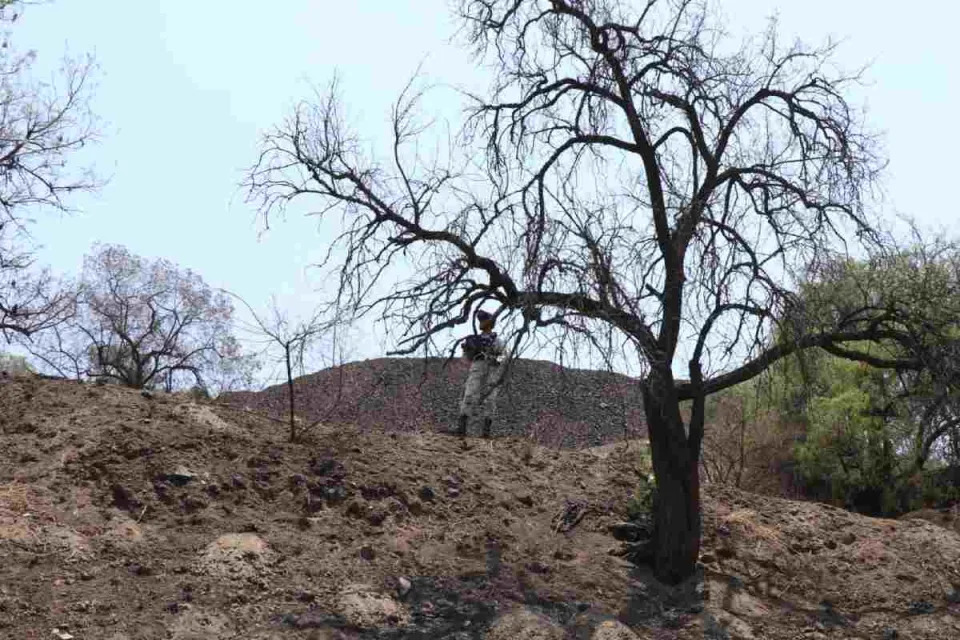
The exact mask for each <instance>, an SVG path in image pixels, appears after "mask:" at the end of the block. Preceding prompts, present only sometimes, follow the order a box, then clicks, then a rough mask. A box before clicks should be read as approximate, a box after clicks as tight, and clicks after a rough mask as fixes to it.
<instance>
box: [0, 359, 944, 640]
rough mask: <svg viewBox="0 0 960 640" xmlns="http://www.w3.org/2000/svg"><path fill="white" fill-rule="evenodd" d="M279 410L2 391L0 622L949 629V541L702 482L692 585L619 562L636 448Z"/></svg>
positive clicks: (52, 632) (392, 631)
mask: <svg viewBox="0 0 960 640" xmlns="http://www.w3.org/2000/svg"><path fill="white" fill-rule="evenodd" d="M282 436H283V433H282V428H279V427H278V426H277V425H276V424H275V423H273V422H270V421H263V420H260V419H257V418H256V417H254V416H250V415H248V414H245V413H243V412H239V411H236V410H233V409H230V408H227V407H223V406H217V405H211V404H196V403H194V402H193V401H191V400H190V399H189V398H188V397H186V396H179V395H172V396H165V395H157V396H153V397H143V396H141V395H140V394H138V393H136V392H134V391H130V390H126V389H121V388H117V387H97V386H93V385H80V384H77V383H73V382H66V381H48V380H40V379H36V378H16V379H6V380H3V381H2V382H0V560H2V561H0V637H2V638H12V639H13V638H15V639H18V640H19V639H30V638H45V639H47V638H51V637H52V638H61V639H64V640H69V638H76V639H78V640H87V639H101V638H105V639H112V640H124V639H140V638H143V639H156V638H170V639H176V640H187V639H200V638H203V639H214V640H217V639H227V638H255V639H261V640H266V639H273V638H291V639H293V638H302V639H308V638H309V639H313V640H316V639H324V640H330V639H336V638H340V639H343V638H349V639H356V638H364V639H368V638H391V639H400V638H423V639H426V638H459V639H468V638H469V639H474V640H479V639H482V638H488V639H493V640H497V639H501V640H507V639H515V638H556V639H558V640H559V639H560V638H593V639H600V640H611V639H624V640H629V639H631V638H647V639H653V638H658V639H659V638H684V639H693V638H714V639H717V638H760V639H774V640H778V639H786V638H950V637H960V603H958V602H960V593H958V590H957V589H958V587H960V536H958V535H957V534H956V533H955V532H953V531H950V530H948V529H946V528H943V527H940V526H937V525H935V524H931V523H929V522H925V521H923V520H919V519H913V520H905V521H899V522H898V521H887V520H874V519H869V518H863V517H859V516H856V515H852V514H849V513H846V512H844V511H840V510H837V509H833V508H828V507H823V506H820V505H815V504H803V503H796V502H790V501H786V500H777V499H770V498H765V497H759V496H755V495H752V494H748V493H742V492H734V491H727V490H720V489H709V488H708V489H707V491H706V496H705V503H704V509H705V516H704V518H705V522H704V552H703V558H702V559H703V569H702V576H701V577H700V578H699V579H696V580H693V581H691V583H690V584H688V585H684V586H683V587H681V588H679V589H666V588H663V587H661V586H659V585H657V584H656V583H655V582H654V581H652V580H651V579H650V577H649V575H648V572H646V571H645V570H643V569H641V568H637V567H634V566H633V565H631V564H629V563H628V562H626V561H625V560H623V559H622V558H620V557H618V556H616V555H613V554H611V553H610V551H611V550H615V549H617V548H618V543H617V542H616V541H615V540H613V538H612V537H610V535H609V534H608V527H609V526H610V525H612V524H614V523H616V522H619V521H621V520H623V519H624V518H625V515H626V514H625V512H624V506H625V502H626V500H627V498H628V497H629V496H630V494H631V490H632V489H631V488H632V486H633V484H634V480H635V478H636V465H637V460H638V458H639V455H640V449H641V447H642V443H640V442H625V443H619V444H613V445H606V446H603V447H596V448H592V449H585V450H570V449H564V450H554V449H547V448H542V447H539V446H532V445H530V444H529V443H528V441H526V440H522V439H515V438H499V439H495V440H493V441H492V442H484V441H479V440H474V441H471V448H469V449H466V450H464V449H462V448H461V447H460V446H459V444H458V442H457V441H456V440H455V439H453V438H450V437H446V436H442V435H436V434H431V433H423V434H419V433H407V434H383V433H377V432H374V431H370V430H358V429H353V428H348V427H336V428H333V427H329V428H324V429H320V430H318V431H317V432H315V433H314V434H313V439H312V440H311V441H310V442H307V443H304V444H298V445H290V444H287V443H285V442H284V441H283V440H282Z"/></svg>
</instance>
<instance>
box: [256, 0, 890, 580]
mask: <svg viewBox="0 0 960 640" xmlns="http://www.w3.org/2000/svg"><path fill="white" fill-rule="evenodd" d="M459 15H460V18H461V21H462V29H461V34H462V36H463V37H464V38H465V40H466V44H467V46H470V47H472V48H473V49H474V51H475V53H476V56H477V58H478V60H479V61H481V62H484V63H487V65H488V66H489V67H490V68H492V69H493V70H494V74H495V77H494V80H493V84H492V86H491V88H490V90H489V91H488V92H487V93H486V94H484V95H480V96H473V97H472V106H471V107H470V108H469V109H468V113H467V114H466V117H465V120H464V126H463V128H462V131H461V133H460V136H459V138H458V139H456V140H455V141H453V143H451V144H449V145H447V146H444V145H442V144H439V143H436V142H435V140H436V138H431V136H432V135H435V134H432V133H431V130H430V128H429V125H428V123H426V121H425V120H424V119H423V118H422V117H421V113H422V111H423V107H422V106H421V105H422V103H423V99H424V98H425V95H424V94H423V93H422V92H420V91H418V90H417V89H416V88H415V86H414V85H411V86H410V87H409V88H408V90H407V91H405V92H404V93H403V94H402V95H401V96H400V98H399V100H398V101H397V103H396V106H395V108H394V110H393V113H392V116H393V117H392V122H393V131H392V133H393V144H392V145H390V146H389V148H386V149H384V150H383V153H382V154H379V155H378V154H375V153H369V152H367V151H366V147H365V146H364V145H363V143H362V141H361V139H360V138H359V137H358V136H357V135H356V134H354V133H353V132H351V131H350V130H349V128H348V127H347V124H346V121H347V117H346V113H345V107H344V102H343V101H342V100H341V99H340V98H339V96H338V92H337V89H336V86H335V85H333V86H331V88H330V90H329V92H328V93H326V94H322V95H321V96H319V98H318V99H317V100H316V101H314V102H303V103H301V104H300V105H299V106H298V107H297V108H296V110H295V111H294V113H293V114H292V116H291V117H290V118H289V119H288V120H287V121H286V122H284V123H283V124H282V125H280V126H279V127H277V129H276V130H275V131H273V132H271V133H269V134H268V135H267V136H266V137H265V139H264V142H263V148H262V152H261V155H260V157H259V160H258V162H257V163H256V164H255V166H254V167H253V168H252V169H251V171H250V173H249V176H248V180H247V186H248V187H249V193H250V196H251V198H252V199H255V200H257V201H258V202H259V203H260V205H261V207H262V212H263V214H264V216H266V217H269V216H271V215H273V214H276V213H277V212H279V211H281V210H282V209H283V208H284V207H285V206H286V205H287V204H288V203H290V202H292V201H295V200H296V201H299V200H309V201H313V202H316V203H317V207H318V208H317V213H318V214H319V215H321V216H328V217H329V216H331V215H333V214H335V213H338V214H339V215H340V221H341V224H342V233H341V234H340V235H339V236H337V237H336V239H335V240H334V241H333V243H332V247H331V254H330V255H331V256H332V258H331V260H332V264H334V265H335V266H336V268H337V270H338V274H339V300H340V302H342V303H344V304H348V305H351V306H352V307H353V308H355V309H357V310H359V311H361V312H365V311H369V310H372V309H376V310H378V313H381V314H383V316H384V317H386V318H390V319H392V320H394V321H395V322H392V324H396V325H397V326H400V327H402V328H401V330H400V331H399V334H398V335H397V336H396V339H397V351H398V352H399V353H412V352H414V351H417V350H421V349H431V348H435V346H436V344H437V341H438V340H441V339H443V338H444V336H445V335H447V334H446V332H447V331H448V330H449V329H450V328H452V327H456V326H458V325H460V324H462V323H465V322H466V321H467V320H468V319H469V318H470V314H471V312H472V310H473V309H475V308H476V307H477V306H479V305H480V304H482V303H485V302H492V303H495V304H499V305H500V315H501V317H504V318H505V320H501V322H500V323H499V324H500V326H505V325H506V326H512V327H514V329H515V332H514V340H513V344H514V346H515V347H516V346H517V345H521V344H523V343H524V342H523V341H524V340H525V339H526V338H527V337H528V336H535V335H549V334H551V333H552V334H556V335H561V336H574V337H578V338H579V339H580V340H581V341H585V342H586V344H587V345H589V346H591V347H593V348H594V349H595V350H597V351H599V352H601V353H604V354H605V357H607V356H610V354H611V353H613V352H615V351H616V352H618V353H621V354H623V357H625V358H628V359H630V360H632V361H633V362H634V363H636V364H637V365H639V367H640V368H641V370H642V371H643V381H642V383H641V385H640V388H641V392H642V394H643V399H644V403H645V410H646V415H647V422H648V428H649V435H650V441H651V446H652V454H653V465H654V470H655V474H656V477H657V484H658V492H659V493H658V495H659V500H658V503H657V506H656V522H657V527H656V529H657V531H656V535H655V540H654V541H653V544H652V545H651V548H650V553H651V554H652V556H653V557H652V559H653V562H654V565H655V569H656V573H657V575H658V576H659V577H660V578H661V579H663V580H665V581H669V582H677V581H679V580H682V579H683V578H685V577H686V576H688V575H690V574H691V572H692V571H693V568H694V566H695V562H696V559H697V554H698V551H699V536H700V502H699V495H700V478H699V471H698V463H697V461H698V459H699V457H700V447H701V441H702V437H703V425H704V399H705V397H706V396H707V395H709V394H711V393H714V392H717V391H720V390H723V389H725V388H728V387H731V386H733V385H736V384H738V383H740V382H743V381H746V380H749V379H751V378H753V377H754V376H756V375H758V374H759V373H761V372H762V371H764V369H766V368H767V367H768V366H770V365H771V364H772V363H774V362H776V361H778V360H780V359H782V358H784V357H786V356H788V355H790V354H793V353H797V352H799V351H801V350H803V349H808V348H813V347H828V346H829V347H837V348H842V346H843V345H845V344H854V343H857V342H860V341H876V340H883V339H896V338H899V337H901V336H902V334H903V331H902V329H903V327H902V326H900V325H898V324H897V323H895V322H892V321H891V319H890V318H889V317H886V316H884V315H883V314H880V313H874V312H873V310H871V309H864V310H863V313H861V314H859V315H856V314H855V315H852V316H849V317H848V318H847V321H846V322H844V323H842V324H839V325H836V324H835V325H833V326H825V325H823V324H817V323H806V324H805V323H795V322H794V320H795V319H796V316H797V314H801V313H803V307H802V305H799V304H798V296H797V290H798V287H799V282H800V281H801V280H802V278H803V277H804V276H805V275H807V274H809V273H810V272H811V271H810V269H811V267H815V266H816V265H819V264H822V263H826V262H829V261H831V260H833V259H835V258H836V256H838V255H846V254H848V253H851V252H854V253H855V252H856V251H862V252H864V253H869V252H870V251H879V250H881V249H882V244H883V236H882V234H880V233H879V232H878V231H877V229H876V225H875V224H874V223H873V222H872V221H871V219H870V216H869V215H868V211H867V210H868V206H869V203H870V194H871V193H872V189H873V188H874V186H875V184H876V181H877V179H878V176H879V173H880V171H881V169H882V166H883V162H882V159H881V158H880V157H879V154H878V147H877V140H876V138H875V136H874V135H873V134H872V133H871V132H870V131H869V129H867V128H866V127H865V125H864V122H863V118H862V114H861V113H860V111H859V110H858V109H857V108H855V107H854V106H853V105H852V104H851V103H850V102H849V101H848V99H847V98H846V96H847V95H848V91H849V90H850V89H851V88H852V87H853V86H854V85H855V84H856V82H857V80H858V77H857V75H856V74H850V75H848V74H844V73H842V72H838V71H837V70H836V68H835V66H834V65H833V64H832V54H833V46H832V45H831V44H827V45H825V46H822V47H819V48H816V47H807V46H804V45H802V44H799V43H787V44H784V43H783V42H781V40H780V38H779V37H778V34H777V30H776V26H775V25H771V27H770V28H769V30H768V31H766V32H765V33H761V34H759V35H758V36H757V37H755V38H753V39H750V40H747V41H746V42H742V43H741V42H734V41H733V39H732V38H730V37H728V36H727V35H725V33H724V31H723V25H722V24H720V23H719V21H718V19H717V17H716V15H715V13H713V12H712V11H711V10H710V8H709V6H708V5H707V3H703V2H694V1H691V0H648V1H646V2H639V3H636V2H626V1H623V0H461V1H460V2H459ZM431 142H432V143H433V144H432V145H431ZM384 279H389V282H390V283H391V285H393V286H391V287H390V288H389V290H387V291H385V292H383V291H380V290H378V289H377V286H376V283H377V282H378V281H380V282H382V281H383V280H384ZM782 319H790V322H791V323H792V324H793V325H794V326H798V327H800V326H802V327H805V328H804V329H803V330H801V331H790V332H788V331H784V330H782V329H781V328H780V327H779V326H778V325H779V324H780V321H781V320H782ZM558 344H560V345H563V344H565V343H564V342H563V341H561V342H559V343H558ZM846 355H847V356H850V357H856V356H857V355H858V354H857V353H855V352H853V351H852V350H848V351H847V353H846ZM883 364H889V363H883ZM682 402H689V403H690V412H689V419H686V420H685V419H684V418H683V417H682V414H681V403H682Z"/></svg>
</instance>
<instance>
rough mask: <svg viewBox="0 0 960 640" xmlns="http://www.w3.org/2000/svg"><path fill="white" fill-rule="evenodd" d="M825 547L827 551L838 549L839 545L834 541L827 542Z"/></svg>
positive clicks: (824, 544)
mask: <svg viewBox="0 0 960 640" xmlns="http://www.w3.org/2000/svg"><path fill="white" fill-rule="evenodd" d="M823 546H825V547H826V548H827V549H830V550H833V549H836V548H837V543H836V542H835V541H834V540H827V541H826V542H824V543H823Z"/></svg>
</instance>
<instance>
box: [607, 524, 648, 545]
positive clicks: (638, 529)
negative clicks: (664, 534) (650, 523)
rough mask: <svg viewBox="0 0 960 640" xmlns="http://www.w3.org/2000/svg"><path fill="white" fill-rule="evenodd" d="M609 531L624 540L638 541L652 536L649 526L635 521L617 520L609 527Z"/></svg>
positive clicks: (618, 538)
mask: <svg viewBox="0 0 960 640" xmlns="http://www.w3.org/2000/svg"><path fill="white" fill-rule="evenodd" d="M607 531H609V532H610V535H612V536H613V537H614V538H616V539H617V540H621V541H623V542H637V541H639V540H643V539H647V538H649V537H650V530H649V528H648V527H645V526H644V525H641V524H637V523H635V522H617V523H616V524H612V525H610V526H609V527H607Z"/></svg>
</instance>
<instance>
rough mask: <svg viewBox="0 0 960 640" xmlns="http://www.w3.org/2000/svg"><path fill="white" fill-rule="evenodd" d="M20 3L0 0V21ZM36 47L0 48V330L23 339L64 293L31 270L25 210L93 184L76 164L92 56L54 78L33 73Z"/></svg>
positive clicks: (58, 205)
mask: <svg viewBox="0 0 960 640" xmlns="http://www.w3.org/2000/svg"><path fill="white" fill-rule="evenodd" d="M22 4H23V3H21V2H10V1H5V2H2V3H0V26H7V25H11V24H13V23H14V22H16V21H17V19H18V18H19V13H18V12H19V10H20V9H21V6H22ZM35 58H36V53H35V52H28V53H20V52H18V51H17V50H16V49H15V48H14V47H11V46H9V43H8V42H6V39H4V42H3V46H2V47H0V335H3V336H4V337H5V338H7V339H8V340H9V339H10V338H11V336H13V335H18V336H24V337H29V336H30V335H33V334H34V333H36V332H37V331H41V330H43V329H45V328H48V327H50V326H53V325H55V324H57V323H58V322H60V321H61V320H63V318H64V317H65V314H66V313H68V311H69V309H70V296H69V294H66V293H64V292H63V291H61V290H59V289H58V287H57V286H56V283H55V282H54V281H53V279H52V278H51V277H50V275H49V274H48V273H46V272H44V271H40V272H37V271H36V270H35V269H34V260H33V259H32V239H31V238H30V236H29V233H28V226H29V223H30V217H29V216H30V214H31V212H33V211H34V210H37V209H42V208H50V209H54V210H59V211H66V210H67V209H68V207H69V202H68V197H69V195H70V194H73V193H76V192H81V191H89V190H92V189H94V188H96V187H97V181H96V179H95V177H94V176H93V174H92V173H91V172H90V171H89V170H87V169H84V168H80V167H78V166H77V163H76V155H77V152H78V151H79V150H80V149H82V148H83V147H84V146H85V145H87V144H88V143H90V142H92V141H93V140H95V138H96V129H95V119H94V118H93V116H92V115H91V113H90V110H89V106H88V100H89V97H90V84H91V75H92V69H93V63H92V61H91V60H89V59H86V60H81V61H74V60H66V61H65V62H64V64H63V70H62V72H61V74H60V76H59V78H58V79H57V81H56V82H54V83H45V82H41V81H39V80H38V79H36V78H34V77H33V74H32V65H33V63H34V60H35Z"/></svg>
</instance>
